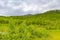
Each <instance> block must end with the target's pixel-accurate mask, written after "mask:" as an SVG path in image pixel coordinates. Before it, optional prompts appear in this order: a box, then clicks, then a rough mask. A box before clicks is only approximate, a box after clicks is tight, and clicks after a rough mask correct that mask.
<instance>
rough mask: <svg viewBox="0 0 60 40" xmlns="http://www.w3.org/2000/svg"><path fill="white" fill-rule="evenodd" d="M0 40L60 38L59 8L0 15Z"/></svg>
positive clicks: (56, 39) (54, 39)
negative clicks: (30, 12)
mask: <svg viewBox="0 0 60 40" xmlns="http://www.w3.org/2000/svg"><path fill="white" fill-rule="evenodd" d="M0 40H60V10H52V11H47V12H45V13H42V14H35V15H24V16H10V17H5V16H0Z"/></svg>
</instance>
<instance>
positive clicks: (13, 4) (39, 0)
mask: <svg viewBox="0 0 60 40" xmlns="http://www.w3.org/2000/svg"><path fill="white" fill-rule="evenodd" d="M51 9H60V0H0V15H7V16H8V15H26V14H35V13H41V12H44V11H47V10H51Z"/></svg>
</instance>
